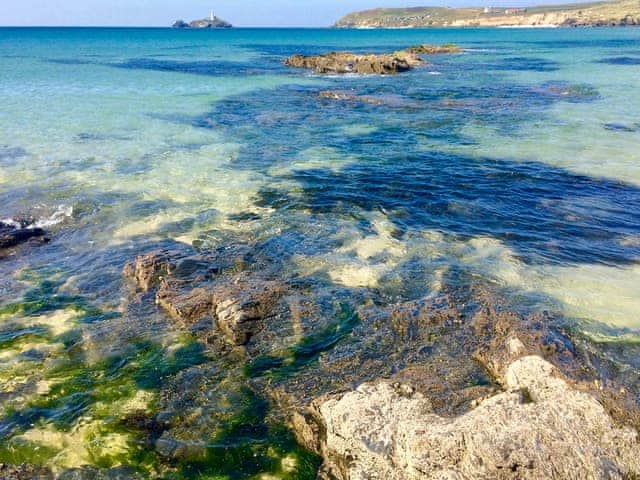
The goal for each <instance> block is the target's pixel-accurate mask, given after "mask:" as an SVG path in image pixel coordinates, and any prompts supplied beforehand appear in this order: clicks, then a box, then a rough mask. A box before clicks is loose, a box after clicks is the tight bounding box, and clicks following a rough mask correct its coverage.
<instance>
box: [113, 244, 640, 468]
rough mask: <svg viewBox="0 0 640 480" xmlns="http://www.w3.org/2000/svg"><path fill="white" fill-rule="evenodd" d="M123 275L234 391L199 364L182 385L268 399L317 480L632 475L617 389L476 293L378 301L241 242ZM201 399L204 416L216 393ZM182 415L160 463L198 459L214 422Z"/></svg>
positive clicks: (164, 439)
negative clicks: (206, 354)
mask: <svg viewBox="0 0 640 480" xmlns="http://www.w3.org/2000/svg"><path fill="white" fill-rule="evenodd" d="M124 273H125V276H126V277H127V278H129V279H131V284H132V286H133V287H134V288H135V290H136V291H137V292H138V295H143V297H144V298H147V297H148V296H149V295H150V294H151V295H152V296H153V298H154V299H155V302H156V303H157V305H159V306H160V308H162V309H163V310H164V311H165V312H166V313H167V314H168V316H169V317H170V318H171V319H172V320H173V321H174V322H175V323H176V326H178V327H179V328H187V329H189V330H191V331H192V332H193V333H194V334H195V335H197V337H198V338H200V341H201V342H202V343H203V345H206V346H207V347H206V348H207V349H209V350H211V351H212V352H216V353H215V356H216V357H218V358H226V360H225V361H226V362H228V367H227V368H229V369H230V370H229V372H231V373H229V372H227V373H228V374H229V375H231V377H233V378H234V379H235V380H234V382H235V383H234V382H232V383H229V382H230V381H231V380H230V378H231V377H228V376H227V374H224V375H222V372H221V371H220V370H219V369H218V368H213V367H207V366H206V364H205V365H202V366H199V367H198V370H197V371H198V372H200V373H198V374H196V371H195V370H194V371H193V372H192V373H191V374H188V375H187V374H186V372H185V374H186V375H187V376H186V377H185V381H190V382H193V381H195V379H196V378H199V379H200V380H198V381H199V382H200V381H202V382H204V383H207V382H208V381H207V378H211V379H212V380H211V381H214V379H216V378H218V377H219V378H218V380H215V382H222V384H224V385H226V387H225V391H226V393H225V394H224V395H225V396H228V395H232V396H234V395H240V393H238V392H240V391H242V389H248V391H251V392H253V393H252V395H255V396H257V398H265V399H267V400H268V401H269V403H270V404H271V405H272V407H273V412H275V413H272V414H271V415H275V416H276V417H278V418H281V421H283V422H286V423H287V424H288V425H289V426H290V428H291V429H292V431H293V433H294V434H295V436H296V438H297V439H298V441H299V442H300V444H301V445H302V446H304V447H305V448H306V449H308V450H310V451H312V452H314V453H316V454H317V455H319V456H320V457H321V458H322V459H323V465H322V467H321V469H320V473H319V478H325V479H338V480H347V479H364V478H389V479H418V478H425V479H426V478H434V479H435V478H450V479H476V478H487V479H488V478H505V479H506V478H512V479H516V478H518V479H543V478H544V479H546V478H558V479H560V478H635V477H634V475H638V474H640V462H639V461H638V458H637V456H636V455H635V454H634V452H636V451H637V449H638V448H640V441H639V439H638V432H637V428H638V425H640V414H639V410H638V407H637V402H636V399H635V397H634V396H633V394H631V393H630V391H631V390H630V388H629V387H628V386H626V385H625V383H624V382H623V381H622V380H620V379H614V378H613V376H612V375H611V372H613V369H612V368H610V367H608V366H607V363H606V360H603V359H598V360H596V357H595V356H594V354H593V353H592V352H591V351H590V350H589V349H588V348H585V347H584V345H582V344H580V343H575V342H574V341H573V340H572V339H571V338H569V337H568V336H567V334H566V333H565V332H563V331H562V330H561V329H559V328H557V327H554V325H555V322H554V321H553V318H552V317H548V316H544V315H542V316H532V317H523V316H521V315H518V314H516V313H514V312H511V311H509V310H506V309H503V308H501V307H500V303H501V302H500V300H499V298H497V297H496V296H495V295H494V293H493V292H491V291H490V290H487V289H485V288H481V287H478V286H477V285H476V286H473V287H471V289H470V290H467V289H462V290H461V289H460V288H458V287H456V288H449V287H445V288H444V289H443V292H442V294H441V295H440V296H438V297H430V298H424V299H420V300H414V301H409V302H403V303H387V302H384V301H382V299H380V298H377V297H376V295H375V293H374V292H368V293H363V296H361V297H358V295H355V296H354V294H353V292H340V291H337V290H335V288H333V287H318V286H312V285H310V284H307V283H306V282H305V281H304V280H303V279H299V278H295V277H287V276H286V275H285V273H284V271H283V270H282V269H281V265H279V263H278V260H276V258H275V257H274V256H273V255H272V254H271V253H270V250H269V247H268V246H267V245H265V244H253V243H250V242H249V243H237V244H232V245H229V246H227V247H224V248H220V249H217V250H214V251H209V252H194V251H189V250H188V249H177V250H167V249H165V250H159V251H156V252H150V253H148V254H145V255H141V256H139V257H138V258H136V259H135V260H134V261H133V262H131V263H130V264H129V265H128V266H127V267H126V268H125V271H124ZM327 318H333V319H334V320H333V321H327ZM596 365H597V367H596ZM212 368H213V369H212ZM207 371H208V372H209V373H207ZM233 372H235V373H233ZM221 375H222V376H221ZM243 378H244V380H242V379H243ZM188 379H191V380H188ZM225 379H226V380H225ZM238 381H240V382H241V383H243V382H244V386H239V384H237V382H238ZM215 382H214V383H215ZM234 385H235V386H234ZM238 389H240V390H238ZM205 390H206V388H205ZM234 391H235V392H236V393H233V392H234ZM222 393H223V392H222V391H221V392H219V394H222ZM184 394H186V391H185V392H181V389H180V388H179V387H178V388H176V390H175V393H174V394H172V395H170V396H168V397H167V398H166V401H167V402H169V404H172V405H174V407H175V405H183V404H184V403H183V402H184V401H183V400H178V399H179V398H180V397H181V396H182V395H184ZM203 394H204V395H205V397H206V399H205V400H204V401H205V404H206V403H208V402H211V398H214V397H215V396H217V395H218V393H212V392H211V391H209V393H206V392H203ZM176 395H177V396H176ZM207 399H208V400H207ZM176 402H178V403H176ZM189 405H190V407H189V408H190V409H193V410H190V412H191V413H188V415H187V416H186V417H185V418H189V420H186V422H187V423H186V424H182V423H181V424H175V425H173V424H172V423H169V424H166V422H165V426H164V427H162V429H163V430H162V431H161V432H157V433H156V437H155V438H157V440H155V442H156V443H155V444H156V448H157V449H159V451H161V452H164V453H162V455H165V456H168V457H169V458H173V459H176V458H180V457H181V456H183V455H187V456H193V455H196V456H198V455H201V454H200V453H198V452H197V451H194V448H196V450H197V447H196V444H197V441H196V439H195V438H193V439H192V440H189V439H190V438H191V437H192V436H193V435H197V431H198V425H201V424H202V423H203V422H210V421H211V419H208V420H205V419H203V418H202V417H201V415H203V412H206V411H207V409H206V408H204V407H203V406H199V405H198V403H197V402H196V404H193V403H189ZM203 408H204V410H203ZM208 408H211V407H208ZM197 412H200V413H197ZM216 415H217V414H216ZM151 424H153V425H158V424H159V423H158V421H157V419H156V420H153V421H151ZM171 425H173V426H171ZM185 425H186V426H185ZM192 427H193V428H192ZM194 432H196V433H194ZM576 451H579V452H580V455H575V452H576Z"/></svg>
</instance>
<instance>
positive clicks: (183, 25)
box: [171, 20, 189, 28]
mask: <svg viewBox="0 0 640 480" xmlns="http://www.w3.org/2000/svg"><path fill="white" fill-rule="evenodd" d="M171 28H189V24H188V23H187V22H185V21H184V20H176V21H175V22H174V24H173V25H171Z"/></svg>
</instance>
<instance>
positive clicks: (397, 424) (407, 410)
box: [319, 356, 640, 480]
mask: <svg viewBox="0 0 640 480" xmlns="http://www.w3.org/2000/svg"><path fill="white" fill-rule="evenodd" d="M504 380H505V387H506V391H505V392H503V393H500V394H498V395H495V396H492V397H490V398H488V399H486V400H483V401H481V402H480V403H479V405H478V406H477V407H476V408H474V409H473V410H471V411H469V412H468V413H465V414H464V415H461V416H458V417H455V418H445V417H441V416H439V415H435V414H433V413H432V408H431V403H430V401H429V400H428V399H427V398H425V397H424V396H423V395H422V394H420V393H412V391H411V389H410V388H400V387H397V386H396V387H394V386H393V385H390V384H388V383H385V382H381V383H378V384H365V385H362V386H360V387H359V388H358V389H357V390H355V391H353V392H350V393H347V394H346V395H344V396H342V397H341V398H339V399H332V400H328V401H326V402H325V403H323V404H322V405H321V406H320V407H319V413H320V416H321V418H322V420H323V423H324V427H325V429H326V445H325V458H328V459H331V461H330V462H329V465H328V466H327V468H328V469H329V471H330V472H331V473H332V474H333V475H335V476H336V477H337V478H341V479H349V478H352V479H355V478H388V479H418V478H419V479H428V478H433V479H436V478H448V479H460V480H462V479H481V478H486V479H489V478H492V479H493V478H513V479H516V478H518V479H549V478H558V479H560V478H602V479H604V478H635V476H636V475H638V474H639V473H640V458H639V457H638V456H637V454H636V452H637V451H638V448H640V442H639V441H638V433H637V432H636V431H634V430H632V429H630V428H625V427H618V426H616V425H615V424H614V422H613V420H612V419H611V417H610V416H609V415H607V413H606V412H605V410H604V408H603V407H602V405H600V403H599V402H598V401H597V400H596V399H595V398H594V397H592V396H591V395H589V394H586V393H583V392H580V391H578V390H577V389H575V388H572V386H571V385H570V384H569V383H568V382H567V381H566V380H565V379H563V378H562V376H561V375H560V374H559V372H558V371H557V370H556V369H555V367H553V365H551V364H550V363H549V362H547V361H545V360H543V359H542V358H540V357H538V356H528V357H524V358H521V359H519V360H517V361H515V362H513V363H512V364H511V365H510V366H509V367H508V369H507V372H506V376H505V379H504ZM577 452H579V454H576V453H577ZM334 459H335V460H334Z"/></svg>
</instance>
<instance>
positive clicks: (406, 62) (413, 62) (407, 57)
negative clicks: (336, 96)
mask: <svg viewBox="0 0 640 480" xmlns="http://www.w3.org/2000/svg"><path fill="white" fill-rule="evenodd" d="M460 52H462V50H461V49H460V48H459V47H457V46H456V45H417V46H413V47H410V48H407V49H406V50H399V51H397V52H393V53H383V54H374V53H369V54H356V53H352V52H331V53H325V54H323V55H312V56H307V55H293V56H291V57H289V58H288V59H286V60H285V62H284V63H285V65H288V66H290V67H296V68H306V69H309V70H313V71H315V72H316V73H339V74H344V73H357V74H361V75H367V74H378V75H389V74H394V73H401V72H406V71H408V70H411V69H412V68H414V67H417V66H420V65H423V64H426V63H427V62H425V61H424V60H422V59H421V58H420V57H419V55H435V54H444V53H460Z"/></svg>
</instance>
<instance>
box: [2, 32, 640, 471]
mask: <svg viewBox="0 0 640 480" xmlns="http://www.w3.org/2000/svg"><path fill="white" fill-rule="evenodd" d="M420 43H438V44H443V43H456V44H458V45H460V46H461V47H463V48H464V49H465V53H464V54H461V55H454V56H437V57H433V58H431V59H430V60H431V62H432V64H431V65H429V66H426V67H424V68H420V69H418V70H416V71H414V72H411V73H408V74H402V75H398V76H391V77H326V76H324V77H323V76H314V75H310V74H307V73H305V72H302V71H296V70H289V69H287V68H286V67H284V66H283V65H282V60H283V58H284V57H286V56H287V55H290V54H293V53H298V52H300V53H318V52H324V51H328V50H336V49H350V50H358V51H388V50H395V49H398V48H403V47H406V46H410V45H414V44H420ZM639 78H640V30H639V29H623V28H620V29H590V30H564V29H560V30H544V29H536V30H482V29H469V30H394V31H348V30H271V29H264V30H261V29H256V30H251V29H246V30H245V29H239V30H229V31H212V32H207V31H173V30H167V29H0V102H1V105H2V108H1V109H0V203H1V204H2V211H0V216H2V217H5V218H8V217H12V216H16V215H22V214H25V213H28V214H33V215H35V216H36V217H38V218H39V219H40V220H41V221H43V222H45V221H46V220H47V219H49V220H51V221H49V222H48V223H47V227H48V228H49V229H50V230H51V232H52V238H53V241H52V242H51V243H49V244H47V245H44V246H40V247H38V248H34V249H32V250H29V252H28V255H16V256H12V257H9V258H6V259H3V260H1V261H0V277H1V279H0V292H1V295H2V302H3V305H4V307H3V309H2V310H0V322H2V323H0V348H1V350H0V358H2V359H3V363H2V364H1V365H0V380H2V384H3V385H2V386H1V387H0V399H2V400H3V402H2V405H0V415H1V416H2V420H0V439H2V440H1V442H2V443H1V444H0V462H9V463H20V462H23V461H29V462H35V463H43V464H47V465H51V466H54V467H56V468H65V467H74V466H79V465H85V464H92V465H99V466H113V465H119V464H133V465H135V466H136V468H140V469H141V470H143V471H145V472H152V471H153V468H154V462H155V461H156V460H155V459H154V457H153V456H152V455H151V454H150V453H149V452H147V451H146V450H145V449H144V448H142V447H139V448H138V447H136V436H135V434H132V433H131V429H130V428H123V427H122V425H119V424H118V423H117V421H116V420H115V419H117V418H119V417H121V416H122V415H124V413H126V412H127V411H137V410H139V409H141V408H142V409H153V408H154V404H155V403H154V402H157V399H158V395H161V392H162V386H161V385H157V384H156V385H149V384H148V382H145V380H144V379H145V378H146V377H145V372H147V370H145V368H148V367H147V366H148V365H149V364H150V363H152V364H154V365H161V368H160V370H161V371H162V375H160V379H161V380H163V379H165V377H166V379H167V382H168V381H169V380H168V379H169V378H172V377H173V376H175V375H176V374H177V373H178V372H180V371H181V370H183V369H184V368H187V367H188V366H190V365H193V364H198V363H199V362H201V361H203V360H202V359H201V358H200V356H199V353H198V352H199V351H198V348H197V344H195V343H194V342H193V340H192V339H190V338H187V337H185V335H184V334H181V333H177V332H168V331H167V330H166V329H165V328H163V327H162V326H161V325H162V321H161V319H160V317H162V314H161V313H160V312H157V311H153V312H146V311H143V312H140V313H139V317H140V318H145V319H146V320H145V323H144V325H143V326H140V325H137V324H136V325H134V326H127V328H128V329H131V330H135V335H136V336H137V337H140V338H143V339H144V340H139V341H138V342H137V343H133V344H132V343H130V342H124V341H122V342H118V339H117V338H116V339H114V338H111V337H109V335H108V332H101V324H102V323H103V322H105V321H107V320H110V319H113V318H120V317H121V318H131V316H132V314H131V312H130V311H127V309H126V307H125V306H124V303H125V302H124V300H123V299H124V298H125V297H126V295H125V293H124V287H123V280H122V276H121V271H122V267H123V265H124V263H125V262H127V261H128V260H130V259H131V258H133V257H134V256H135V255H136V254H138V253H140V252H141V251H144V250H145V249H148V248H150V246H152V245H157V244H160V243H163V242H164V243H169V242H186V243H195V245H196V246H204V247H207V246H216V245H220V244H222V243H224V242H225V239H227V238H229V236H230V235H232V233H233V232H235V234H238V235H243V236H244V237H245V238H246V237H250V238H254V239H260V240H269V241H271V242H272V244H273V245H275V247H274V249H276V250H277V249H280V250H281V251H282V252H283V253H282V256H283V258H284V259H285V263H286V265H287V268H288V269H289V270H290V272H291V273H292V274H296V275H303V276H308V277H309V278H314V279H317V280H318V281H323V282H328V283H331V284H334V285H337V286H340V287H344V288H345V289H347V291H349V289H352V291H354V292H356V291H358V290H361V289H363V288H364V289H376V290H377V291H379V292H381V294H382V295H383V296H386V297H387V298H388V299H389V300H390V301H392V300H402V299H413V298H419V297H422V296H425V295H430V294H434V293H436V292H438V291H439V289H440V288H441V286H442V284H443V282H451V281H453V280H452V279H455V278H456V276H457V275H459V276H464V277H465V278H469V277H471V278H478V279H482V281H485V282H491V283H492V284H494V285H496V286H497V288H499V289H501V290H502V291H503V292H505V294H506V295H507V298H508V299H510V302H511V303H512V304H513V305H512V306H513V307H514V308H516V309H519V310H521V311H523V312H530V311H538V310H551V311H553V312H557V313H558V314H561V315H564V316H565V317H566V320H567V322H569V323H571V324H572V325H575V326H576V327H577V328H579V329H582V330H583V331H584V332H586V333H587V334H588V335H591V336H592V337H593V338H595V339H597V340H600V341H602V340H610V341H615V340H619V339H621V338H623V339H625V341H630V342H633V341H636V342H637V341H638V339H640V337H639V336H638V332H640V287H639V285H640V265H639V264H638V259H639V258H640V149H639V148H638V145H640V117H638V112H639V111H640V95H638V94H637V93H638V89H639V88H640V80H638V79H639ZM329 89H330V90H341V91H349V92H351V93H355V94H359V95H360V94H361V95H369V96H376V97H380V98H381V99H383V100H384V102H386V103H384V104H383V105H376V104H366V103H362V104H358V103H355V104H354V103H350V102H336V101H333V100H328V99H322V98H319V97H318V92H319V91H321V90H329ZM230 232H231V233H230ZM134 317H135V315H134ZM150 319H155V320H150ZM154 322H155V323H154ZM105 325H107V324H105ZM108 325H112V323H109V324H108ZM136 329H137V330H136ZM87 332H90V333H87ZM96 332H97V333H96ZM194 345H195V346H194ZM181 349H182V350H181ZM185 349H186V350H185ZM79 352H82V353H79ZM176 352H182V353H181V354H180V355H177V354H176ZM185 358H186V359H187V360H184V359H185ZM622 360H628V359H624V358H623V359H622ZM622 360H621V361H622ZM181 362H183V363H184V364H183V363H181ZM185 362H186V363H185ZM634 362H637V359H636V360H634V361H632V362H631V363H632V365H631V366H632V367H633V368H638V365H635V364H634ZM223 383H224V382H223ZM236 387H237V386H236ZM234 388H235V387H234ZM225 391H226V390H225ZM70 392H72V393H70ZM229 392H231V393H229V395H230V396H234V395H235V397H234V398H235V400H228V401H229V402H231V403H233V404H239V405H246V408H245V409H240V410H239V411H236V410H234V411H233V412H232V414H229V415H231V416H234V415H235V417H242V418H244V417H247V418H245V420H244V421H245V422H248V423H252V422H254V420H255V419H253V420H252V417H251V414H252V412H254V411H255V409H256V408H257V407H256V402H258V403H259V401H258V400H255V399H253V398H252V397H251V395H250V393H248V392H246V391H244V390H242V388H241V387H237V390H234V389H233V388H230V389H229ZM70 395H71V396H70ZM45 400H46V401H45ZM254 413H255V412H254ZM243 416H244V417H243ZM235 417H234V418H235ZM256 421H257V420H256ZM254 423H255V422H254ZM258 423H259V422H258ZM222 424H223V425H224V421H223V422H222ZM269 428H271V427H269V426H264V428H263V430H260V431H259V432H257V433H255V432H254V433H255V436H256V438H259V439H272V438H274V437H278V438H286V435H284V434H280V433H277V432H276V433H274V432H271V431H269ZM223 433H224V432H223ZM223 433H221V432H217V433H216V435H222V434H223ZM207 434H208V435H213V434H212V432H207ZM216 438H218V437H216ZM281 443H282V444H281V445H276V447H274V446H273V445H274V444H273V442H271V440H269V441H267V440H265V441H263V442H258V441H256V442H253V443H249V447H247V448H249V449H250V450H251V449H252V448H255V449H257V450H256V451H254V450H251V451H250V454H248V453H247V452H246V451H242V452H240V451H237V452H235V451H234V452H235V453H234V454H233V455H236V457H234V459H235V460H234V461H235V462H236V463H235V464H242V461H243V460H242V459H245V460H246V458H247V457H246V455H250V456H251V458H259V459H261V461H256V464H255V465H252V466H250V467H247V468H246V470H243V468H240V467H233V468H235V470H234V469H233V468H232V467H229V468H230V469H231V470H229V471H226V470H225V469H224V468H222V467H219V464H221V463H223V464H224V463H226V464H229V465H232V464H234V463H233V462H234V461H231V460H229V459H227V460H224V459H221V458H220V457H216V456H215V455H214V456H213V457H212V458H209V459H208V460H207V462H205V463H206V464H207V465H208V466H207V468H204V467H202V465H201V464H204V463H203V462H202V461H201V462H200V463H198V462H195V461H194V462H192V463H188V464H184V465H180V466H178V467H176V468H177V470H176V471H177V472H178V473H176V475H182V477H187V478H227V477H229V478H243V477H250V476H251V475H257V474H260V472H270V474H272V475H274V476H276V477H277V476H280V477H287V475H289V476H290V477H291V478H302V477H303V473H300V472H302V470H304V468H307V470H309V471H312V470H313V468H314V465H315V464H314V462H315V460H314V459H306V457H305V454H304V453H302V452H300V451H298V449H297V447H296V446H295V445H293V443H292V442H291V441H290V440H282V441H281ZM34 445H37V446H38V449H34V448H33V446H34ZM265 445H270V447H269V448H271V449H272V450H269V448H267V447H266V446H265ZM245 447H246V444H242V448H245ZM239 449H240V447H239ZM256 452H257V453H256ZM254 454H255V455H254ZM243 455H245V456H243ZM292 459H293V460H292ZM296 459H297V460H296ZM200 460H201V459H200ZM223 460H224V461H223ZM216 462H217V464H216ZM296 462H298V465H300V464H303V465H304V464H305V462H309V464H308V465H307V466H306V467H304V468H303V467H299V468H302V470H300V471H297V470H296V469H295V468H294V467H291V465H292V464H295V463H296ZM211 465H214V466H213V467H212V466H211ZM215 465H218V466H215ZM201 467H202V468H201ZM287 468H288V469H289V470H287ZM204 471H206V472H207V473H198V472H204ZM305 471H306V470H305ZM207 475H208V476H207ZM182 477H180V478H182ZM311 478H313V476H311Z"/></svg>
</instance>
